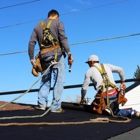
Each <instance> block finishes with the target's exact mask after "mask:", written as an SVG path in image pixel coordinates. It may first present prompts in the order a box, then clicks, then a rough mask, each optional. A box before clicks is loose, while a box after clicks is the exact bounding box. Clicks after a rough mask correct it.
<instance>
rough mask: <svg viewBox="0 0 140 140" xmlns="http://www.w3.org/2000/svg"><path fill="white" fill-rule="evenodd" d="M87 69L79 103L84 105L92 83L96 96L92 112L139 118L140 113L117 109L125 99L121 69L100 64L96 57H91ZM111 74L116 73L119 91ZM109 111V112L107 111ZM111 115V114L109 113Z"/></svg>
mask: <svg viewBox="0 0 140 140" xmlns="http://www.w3.org/2000/svg"><path fill="white" fill-rule="evenodd" d="M86 63H87V64H88V65H89V67H90V68H89V69H88V70H87V72H86V75H85V79H84V83H83V85H82V89H81V103H84V102H85V101H86V100H85V95H86V92H87V89H88V86H89V84H90V81H91V82H92V83H93V86H94V88H95V90H96V91H97V94H96V95H95V100H94V101H93V103H92V106H93V110H94V111H95V112H97V113H98V114H102V111H103V110H106V111H113V113H114V114H115V115H118V116H125V117H127V116H133V117H139V116H140V112H138V111H135V110H131V109H129V110H125V109H119V104H122V105H124V104H125V103H126V101H127V99H126V98H125V97H124V95H125V94H124V93H123V91H124V90H125V89H126V85H125V82H124V81H125V79H124V71H123V69H122V68H121V67H118V66H114V65H112V64H104V63H103V64H100V63H99V58H98V56H97V55H91V56H89V58H88V61H87V62H86ZM113 73H118V74H119V76H120V79H121V81H122V82H121V85H120V90H119V89H118V88H117V87H116V83H115V81H114V77H113ZM122 94H123V95H122ZM108 108H109V109H111V110H108ZM110 113H111V112H110Z"/></svg>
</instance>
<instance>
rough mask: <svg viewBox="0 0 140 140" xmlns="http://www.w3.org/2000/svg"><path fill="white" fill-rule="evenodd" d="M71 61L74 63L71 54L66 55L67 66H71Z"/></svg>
mask: <svg viewBox="0 0 140 140" xmlns="http://www.w3.org/2000/svg"><path fill="white" fill-rule="evenodd" d="M73 61H74V59H73V57H72V55H71V53H68V65H72V63H73Z"/></svg>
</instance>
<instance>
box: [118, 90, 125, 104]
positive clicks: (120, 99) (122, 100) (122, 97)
mask: <svg viewBox="0 0 140 140" xmlns="http://www.w3.org/2000/svg"><path fill="white" fill-rule="evenodd" d="M126 102H127V99H126V98H125V94H123V95H122V94H121V92H120V91H119V93H118V99H117V103H118V104H121V105H122V106H124V104H125V103H126Z"/></svg>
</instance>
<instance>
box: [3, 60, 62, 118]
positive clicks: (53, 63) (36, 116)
mask: <svg viewBox="0 0 140 140" xmlns="http://www.w3.org/2000/svg"><path fill="white" fill-rule="evenodd" d="M55 64H60V63H59V62H52V63H51V64H50V65H49V67H48V68H47V69H46V70H45V72H44V73H43V74H42V75H41V76H40V77H39V79H38V80H37V81H36V82H34V83H33V85H32V86H31V87H30V88H29V89H28V90H27V91H26V92H25V93H23V94H21V95H20V96H18V97H17V98H15V99H13V100H12V101H10V102H8V103H5V104H3V105H2V106H0V108H2V107H4V106H6V105H8V104H9V103H11V102H13V101H15V100H17V99H19V98H20V97H22V96H23V95H25V94H26V93H28V92H29V91H30V90H31V88H32V87H33V86H34V85H35V84H36V83H37V82H38V81H39V80H40V79H41V78H42V77H43V76H44V75H45V74H46V72H47V71H48V69H49V68H50V67H51V66H53V65H55ZM56 99H57V98H56ZM56 99H55V100H54V102H53V104H52V105H51V107H50V108H49V109H48V110H47V111H46V112H45V113H43V114H42V115H35V116H12V117H1V118H0V120H9V119H19V118H39V117H43V116H45V115H46V114H47V113H48V112H49V111H50V110H51V108H52V107H53V105H54V104H55V102H56Z"/></svg>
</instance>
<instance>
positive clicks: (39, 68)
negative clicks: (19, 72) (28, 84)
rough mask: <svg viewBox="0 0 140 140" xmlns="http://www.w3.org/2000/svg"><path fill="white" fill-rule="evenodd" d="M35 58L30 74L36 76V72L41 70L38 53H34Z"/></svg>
mask: <svg viewBox="0 0 140 140" xmlns="http://www.w3.org/2000/svg"><path fill="white" fill-rule="evenodd" d="M35 60H36V64H35V65H34V66H33V68H32V74H33V75H34V76H38V72H42V66H41V63H40V58H39V54H37V55H36V58H35Z"/></svg>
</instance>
